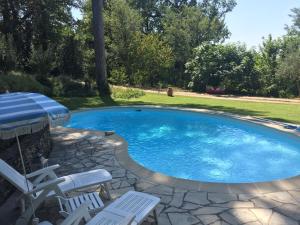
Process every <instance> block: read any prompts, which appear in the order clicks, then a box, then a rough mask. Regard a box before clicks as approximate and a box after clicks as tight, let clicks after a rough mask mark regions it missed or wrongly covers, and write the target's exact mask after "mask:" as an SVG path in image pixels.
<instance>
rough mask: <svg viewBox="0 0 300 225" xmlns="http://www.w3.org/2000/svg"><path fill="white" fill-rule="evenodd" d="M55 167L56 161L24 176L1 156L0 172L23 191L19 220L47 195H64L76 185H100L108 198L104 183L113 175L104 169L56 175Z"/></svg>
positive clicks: (25, 216)
mask: <svg viewBox="0 0 300 225" xmlns="http://www.w3.org/2000/svg"><path fill="white" fill-rule="evenodd" d="M57 168H59V165H54V166H50V167H46V168H43V169H40V170H37V171H34V172H32V173H30V174H27V175H26V177H27V180H26V178H25V176H23V175H21V174H20V173H19V172H18V171H16V170H15V169H14V168H13V167H11V166H10V165H8V164H7V163H6V162H5V161H3V160H2V159H0V174H1V176H3V177H4V178H5V179H6V180H8V181H9V182H10V183H11V184H13V185H14V186H15V187H16V188H17V189H18V190H19V191H21V192H22V194H23V196H22V197H23V198H22V199H21V200H22V201H21V203H22V216H21V218H20V221H26V222H28V221H29V220H30V217H31V216H32V214H33V212H34V211H35V210H36V209H37V208H38V207H39V205H40V204H41V203H42V202H43V201H44V200H45V199H46V198H47V197H51V196H62V197H65V193H66V192H70V191H73V190H76V189H83V188H86V187H90V186H94V185H102V186H103V187H104V189H105V192H106V194H107V197H108V198H110V194H109V191H108V187H107V183H108V182H109V181H111V179H112V176H111V174H110V173H109V172H107V171H106V170H103V169H97V170H91V171H87V172H82V173H76V174H71V175H68V176H63V177H60V178H58V177H57V176H56V174H55V172H54V170H55V169H57ZM31 180H32V181H31ZM26 200H27V201H30V202H31V206H30V207H27V208H25V201H26ZM20 223H22V222H20Z"/></svg>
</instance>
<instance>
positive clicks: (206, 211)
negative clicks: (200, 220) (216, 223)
mask: <svg viewBox="0 0 300 225" xmlns="http://www.w3.org/2000/svg"><path fill="white" fill-rule="evenodd" d="M226 210H228V209H226V208H223V207H209V206H208V207H202V208H200V209H196V210H192V211H191V213H192V214H193V215H214V214H218V213H220V212H224V211H226Z"/></svg>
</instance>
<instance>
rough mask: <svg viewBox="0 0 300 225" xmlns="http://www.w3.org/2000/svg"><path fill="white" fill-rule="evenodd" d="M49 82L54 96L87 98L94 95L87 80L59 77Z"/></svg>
mask: <svg viewBox="0 0 300 225" xmlns="http://www.w3.org/2000/svg"><path fill="white" fill-rule="evenodd" d="M51 82H52V85H53V95H54V96H66V97H87V96H95V95H96V91H95V90H94V89H93V87H92V85H91V84H90V82H89V81H87V80H86V81H82V80H72V79H70V78H68V77H64V76H61V77H55V78H52V79H51Z"/></svg>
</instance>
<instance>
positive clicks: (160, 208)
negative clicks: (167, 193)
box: [155, 203, 165, 216]
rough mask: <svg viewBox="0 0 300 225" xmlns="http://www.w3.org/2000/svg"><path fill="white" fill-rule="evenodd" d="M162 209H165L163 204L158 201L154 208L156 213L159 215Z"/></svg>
mask: <svg viewBox="0 0 300 225" xmlns="http://www.w3.org/2000/svg"><path fill="white" fill-rule="evenodd" d="M164 209H165V205H163V204H161V203H159V204H158V205H157V206H156V208H155V210H156V213H157V215H158V216H159V215H160V214H161V212H162V211H163V210H164Z"/></svg>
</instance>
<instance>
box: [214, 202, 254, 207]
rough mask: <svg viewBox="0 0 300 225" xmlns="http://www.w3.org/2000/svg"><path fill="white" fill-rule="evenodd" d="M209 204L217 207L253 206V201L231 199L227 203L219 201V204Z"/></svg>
mask: <svg viewBox="0 0 300 225" xmlns="http://www.w3.org/2000/svg"><path fill="white" fill-rule="evenodd" d="M211 206H217V207H225V208H253V207H254V203H253V202H241V201H232V202H227V203H220V204H211Z"/></svg>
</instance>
